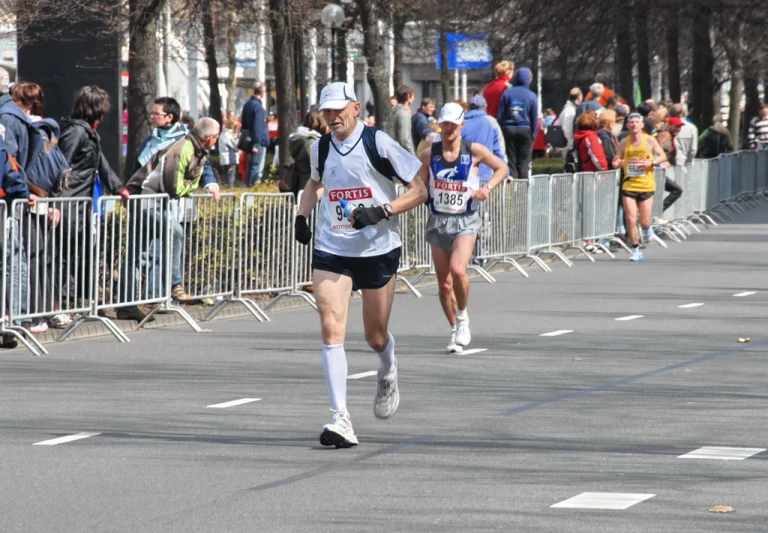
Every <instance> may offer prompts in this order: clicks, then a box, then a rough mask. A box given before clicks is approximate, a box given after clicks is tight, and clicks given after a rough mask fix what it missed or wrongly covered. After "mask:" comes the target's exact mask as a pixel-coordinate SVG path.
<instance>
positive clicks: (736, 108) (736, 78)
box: [725, 20, 744, 146]
mask: <svg viewBox="0 0 768 533" xmlns="http://www.w3.org/2000/svg"><path fill="white" fill-rule="evenodd" d="M728 33H729V42H730V43H729V44H728V45H726V46H725V49H726V55H727V56H728V67H729V70H730V71H731V88H730V91H729V93H728V97H729V105H728V130H729V132H730V134H731V139H733V140H734V141H736V144H737V146H738V141H739V138H740V137H739V130H740V129H741V96H742V94H743V92H744V76H743V71H742V53H741V24H740V22H739V21H738V20H734V21H733V25H732V26H731V27H730V28H729V32H728Z"/></svg>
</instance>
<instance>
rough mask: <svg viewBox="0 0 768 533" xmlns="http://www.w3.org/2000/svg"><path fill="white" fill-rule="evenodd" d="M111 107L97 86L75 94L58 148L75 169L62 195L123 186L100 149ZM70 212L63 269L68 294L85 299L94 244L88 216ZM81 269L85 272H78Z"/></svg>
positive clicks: (113, 191)
mask: <svg viewBox="0 0 768 533" xmlns="http://www.w3.org/2000/svg"><path fill="white" fill-rule="evenodd" d="M109 109H110V101H109V95H108V94H107V92H106V91H105V90H104V89H102V88H100V87H97V86H95V85H87V86H85V87H83V88H81V89H80V90H79V91H78V92H77V94H76V95H75V103H74V105H73V108H72V116H71V117H65V118H62V119H61V137H60V138H59V148H61V152H62V153H63V154H64V157H65V158H66V159H67V162H69V165H70V168H71V169H72V172H71V174H70V176H69V180H67V183H63V184H61V193H60V196H62V197H65V198H73V197H80V198H82V197H86V198H94V199H97V197H98V196H100V195H101V192H102V191H104V192H106V193H107V194H117V193H118V192H119V191H120V189H121V188H122V186H123V181H122V180H121V179H120V178H119V177H118V176H117V174H115V172H114V171H113V170H112V168H111V167H110V166H109V163H108V162H107V158H106V157H104V154H103V153H102V151H101V138H100V137H99V134H98V133H96V129H97V128H98V127H99V124H101V121H102V120H103V119H104V115H106V114H107V113H108V112H109ZM65 215H66V214H65ZM71 215H72V216H63V217H62V221H61V224H62V225H64V228H63V234H66V235H70V236H71V237H70V238H68V239H65V241H64V244H65V248H67V250H64V251H63V253H62V266H61V268H62V271H63V272H68V273H69V275H70V279H69V280H68V281H69V290H68V291H65V293H66V294H69V295H70V297H71V298H85V297H87V296H88V295H89V292H90V287H86V285H87V284H84V283H83V282H82V279H80V278H81V277H82V276H83V275H84V274H83V273H84V272H89V271H90V270H91V269H92V268H93V267H92V265H91V263H90V254H84V253H83V252H84V251H85V250H89V249H90V248H91V247H92V242H91V230H90V225H89V223H88V221H89V217H88V214H87V213H85V212H82V211H81V212H79V213H77V216H75V214H71ZM70 247H71V248H70ZM80 254H83V258H82V259H81V258H80V257H78V256H79V255H80ZM78 266H79V268H78ZM80 269H82V272H78V271H79V270H80ZM78 274H79V275H78ZM65 282H66V281H65Z"/></svg>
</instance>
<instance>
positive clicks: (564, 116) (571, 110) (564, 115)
mask: <svg viewBox="0 0 768 533" xmlns="http://www.w3.org/2000/svg"><path fill="white" fill-rule="evenodd" d="M582 97H583V95H582V92H581V89H579V88H578V87H574V88H573V89H571V91H570V92H569V93H568V101H567V102H565V105H564V106H563V110H562V111H560V116H559V117H558V119H557V121H558V122H559V123H560V127H561V128H563V134H564V135H565V138H566V139H567V140H568V144H567V145H566V146H565V150H563V153H567V152H568V150H570V149H571V148H572V147H573V131H574V124H575V122H576V108H578V106H579V104H581V100H582Z"/></svg>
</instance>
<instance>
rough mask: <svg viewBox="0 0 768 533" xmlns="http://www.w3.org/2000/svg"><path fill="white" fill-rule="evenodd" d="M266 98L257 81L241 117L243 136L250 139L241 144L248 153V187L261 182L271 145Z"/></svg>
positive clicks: (261, 86)
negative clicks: (263, 101)
mask: <svg viewBox="0 0 768 533" xmlns="http://www.w3.org/2000/svg"><path fill="white" fill-rule="evenodd" d="M263 98H264V86H263V85H262V84H261V83H260V82H257V83H256V85H254V87H253V96H251V98H250V99H249V100H248V101H247V102H246V103H245V105H244V106H243V114H242V118H241V119H240V123H241V124H242V130H241V136H243V137H246V136H247V139H249V140H248V141H247V142H245V143H244V145H241V147H242V148H244V149H245V151H246V153H247V154H248V162H247V164H246V168H247V169H248V173H247V175H248V181H247V184H248V187H253V186H254V185H255V184H257V183H259V182H261V177H262V172H264V161H265V159H264V158H265V157H266V155H267V147H268V146H269V132H268V131H267V121H266V113H265V112H264V105H263V104H262V99H263Z"/></svg>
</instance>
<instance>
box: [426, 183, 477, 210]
mask: <svg viewBox="0 0 768 533" xmlns="http://www.w3.org/2000/svg"><path fill="white" fill-rule="evenodd" d="M433 188H434V191H433V193H432V194H433V196H432V205H433V206H434V208H435V211H437V212H438V213H447V214H452V215H458V214H460V213H465V212H466V211H467V203H468V202H469V199H470V197H471V196H472V189H470V188H469V187H467V186H466V184H465V183H464V182H460V181H442V180H435V181H434V184H433Z"/></svg>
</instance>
